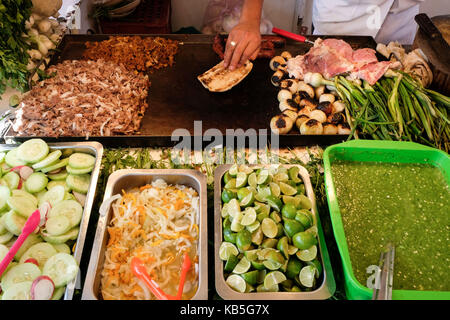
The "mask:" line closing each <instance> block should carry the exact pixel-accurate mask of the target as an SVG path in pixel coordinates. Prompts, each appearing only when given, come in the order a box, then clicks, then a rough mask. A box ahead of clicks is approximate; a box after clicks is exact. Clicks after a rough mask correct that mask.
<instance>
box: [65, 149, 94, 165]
mask: <svg viewBox="0 0 450 320" xmlns="http://www.w3.org/2000/svg"><path fill="white" fill-rule="evenodd" d="M94 164H95V157H93V156H91V155H90V154H87V153H81V152H75V153H73V154H72V155H71V156H70V157H69V166H70V167H72V168H73V169H85V168H90V167H93V166H94Z"/></svg>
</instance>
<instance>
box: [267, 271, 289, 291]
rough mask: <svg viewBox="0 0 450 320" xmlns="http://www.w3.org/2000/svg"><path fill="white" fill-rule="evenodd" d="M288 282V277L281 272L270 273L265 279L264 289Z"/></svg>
mask: <svg viewBox="0 0 450 320" xmlns="http://www.w3.org/2000/svg"><path fill="white" fill-rule="evenodd" d="M285 280H286V276H285V275H284V274H283V273H282V272H280V271H272V272H269V273H268V274H267V275H266V277H265V278H264V287H266V289H268V288H271V287H273V286H275V285H277V284H279V283H282V282H283V281H285Z"/></svg>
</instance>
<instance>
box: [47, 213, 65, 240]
mask: <svg viewBox="0 0 450 320" xmlns="http://www.w3.org/2000/svg"><path fill="white" fill-rule="evenodd" d="M70 227H71V224H70V220H69V218H67V217H66V216H56V217H50V218H48V219H47V222H46V223H45V230H47V232H48V233H49V234H50V235H51V236H60V235H62V234H64V233H66V232H67V231H69V230H70Z"/></svg>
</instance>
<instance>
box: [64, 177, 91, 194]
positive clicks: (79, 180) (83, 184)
mask: <svg viewBox="0 0 450 320" xmlns="http://www.w3.org/2000/svg"><path fill="white" fill-rule="evenodd" d="M90 181H91V175H90V174H80V175H72V174H69V176H68V177H67V179H66V183H67V185H68V186H69V187H70V188H71V189H72V190H74V191H76V192H79V193H82V194H86V193H87V192H88V190H89V182H90Z"/></svg>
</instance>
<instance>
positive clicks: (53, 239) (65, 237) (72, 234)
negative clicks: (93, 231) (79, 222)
mask: <svg viewBox="0 0 450 320" xmlns="http://www.w3.org/2000/svg"><path fill="white" fill-rule="evenodd" d="M79 231H80V229H79V228H78V227H76V228H73V229H71V230H70V231H69V232H67V233H65V234H62V235H60V236H51V235H49V234H45V233H43V234H42V238H43V239H44V240H45V241H47V242H48V243H51V244H62V243H65V242H67V241H69V240H75V239H76V238H77V237H78V232H79Z"/></svg>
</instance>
